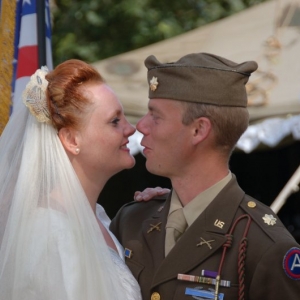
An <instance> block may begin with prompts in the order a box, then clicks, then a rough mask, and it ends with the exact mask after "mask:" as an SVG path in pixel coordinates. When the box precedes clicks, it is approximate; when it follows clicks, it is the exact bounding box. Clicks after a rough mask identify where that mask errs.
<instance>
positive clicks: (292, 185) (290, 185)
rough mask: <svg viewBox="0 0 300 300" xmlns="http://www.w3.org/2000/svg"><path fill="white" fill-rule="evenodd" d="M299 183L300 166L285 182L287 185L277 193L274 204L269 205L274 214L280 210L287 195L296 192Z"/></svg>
mask: <svg viewBox="0 0 300 300" xmlns="http://www.w3.org/2000/svg"><path fill="white" fill-rule="evenodd" d="M299 182H300V166H299V167H298V169H297V170H296V171H295V173H294V174H293V176H292V177H291V178H290V180H289V181H288V182H287V184H286V185H285V186H284V188H283V189H282V191H281V192H280V193H279V195H278V196H277V197H276V199H275V200H274V202H273V203H272V204H271V206H270V207H271V209H272V210H273V211H274V212H275V213H276V214H277V213H278V211H279V210H280V208H281V207H282V206H283V205H284V203H285V202H286V199H287V198H288V197H289V195H290V194H292V193H295V192H298V190H299Z"/></svg>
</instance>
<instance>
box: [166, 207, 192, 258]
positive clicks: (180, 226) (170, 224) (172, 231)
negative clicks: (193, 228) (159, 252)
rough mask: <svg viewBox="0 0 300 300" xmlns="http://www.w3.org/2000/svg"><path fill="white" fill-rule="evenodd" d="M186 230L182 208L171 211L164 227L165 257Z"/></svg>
mask: <svg viewBox="0 0 300 300" xmlns="http://www.w3.org/2000/svg"><path fill="white" fill-rule="evenodd" d="M186 228H187V222H186V219H185V217H184V214H183V209H182V208H179V209H177V210H175V211H173V212H172V213H171V214H170V215H169V216H168V221H167V225H166V241H165V256H167V255H168V253H169V252H170V251H171V249H172V248H173V247H174V245H175V244H176V242H177V241H178V239H179V238H180V236H181V235H182V234H183V233H184V231H185V230H186Z"/></svg>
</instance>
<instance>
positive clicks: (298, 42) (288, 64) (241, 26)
mask: <svg viewBox="0 0 300 300" xmlns="http://www.w3.org/2000/svg"><path fill="white" fill-rule="evenodd" d="M197 52H208V53H213V54H216V55H220V56H223V57H226V58H228V59H230V60H233V61H235V62H238V63H241V62H243V61H246V60H256V61H257V63H258V65H259V68H258V71H257V72H255V73H254V74H253V75H252V76H251V78H250V80H249V83H248V84H247V90H248V96H249V103H248V108H249V112H250V126H249V128H248V130H247V131H246V132H245V134H244V135H243V136H242V137H241V139H240V141H239V143H238V144H237V147H238V148H240V149H241V150H243V151H245V152H247V153H249V152H251V151H253V150H254V149H256V148H257V147H259V145H260V144H265V145H267V146H269V147H276V146H277V145H278V144H279V143H280V141H281V140H282V139H283V138H284V137H286V136H287V135H292V137H293V138H294V139H300V76H299V75H300V63H299V62H300V59H299V57H300V55H299V53H300V0H281V1H280V0H270V1H267V2H264V3H261V4H258V5H255V6H253V7H251V8H248V9H247V10H244V11H242V12H240V13H237V14H235V15H232V16H230V17H227V18H225V19H222V20H219V21H216V22H213V23H210V24H208V25H205V26H202V27H199V28H197V29H194V30H192V31H189V32H187V33H184V34H181V35H179V36H176V37H174V38H170V39H167V40H164V41H162V42H158V43H155V44H152V45H149V46H147V47H143V48H140V49H137V50H134V51H130V52H127V53H123V54H121V55H117V56H114V57H111V58H108V59H105V60H101V61H99V62H96V63H94V64H93V65H94V66H95V67H96V68H97V69H98V70H99V71H100V73H101V74H102V75H103V77H104V78H105V79H106V82H107V83H108V84H109V85H110V86H111V87H112V88H113V89H114V91H115V92H116V93H117V95H118V97H119V98H120V101H121V102H122V104H123V106H124V110H125V114H126V116H127V118H128V119H129V121H130V122H132V123H133V124H136V123H137V121H138V120H139V119H140V118H141V117H142V116H143V115H144V114H145V113H147V104H148V83H147V74H146V73H147V71H146V68H145V66H144V60H145V58H146V57H147V56H149V55H151V54H153V55H155V56H156V57H157V58H158V60H159V61H161V62H171V61H176V60H178V59H179V58H180V57H182V56H184V55H186V54H188V53H197ZM140 139H141V134H140V133H136V134H135V135H134V136H133V137H132V138H131V141H130V145H129V146H130V148H131V149H132V153H134V154H135V153H137V152H139V151H141V147H140V146H139V141H140Z"/></svg>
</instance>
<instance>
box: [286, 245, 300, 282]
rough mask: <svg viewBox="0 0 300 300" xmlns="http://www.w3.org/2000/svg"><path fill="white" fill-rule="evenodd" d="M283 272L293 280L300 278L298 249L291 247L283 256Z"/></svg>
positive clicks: (299, 253) (299, 252)
mask: <svg viewBox="0 0 300 300" xmlns="http://www.w3.org/2000/svg"><path fill="white" fill-rule="evenodd" d="M283 269H284V271H285V274H286V275H287V276H288V277H290V278H291V279H294V280H300V249H299V248H296V247H293V248H291V249H290V250H288V252H287V253H286V254H285V256H284V258H283Z"/></svg>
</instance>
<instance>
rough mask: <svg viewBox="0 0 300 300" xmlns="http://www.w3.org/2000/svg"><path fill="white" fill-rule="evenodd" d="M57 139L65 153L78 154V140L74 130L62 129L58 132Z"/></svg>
mask: <svg viewBox="0 0 300 300" xmlns="http://www.w3.org/2000/svg"><path fill="white" fill-rule="evenodd" d="M58 137H59V139H60V141H61V143H62V145H63V147H64V148H65V150H66V151H67V152H69V153H71V154H73V155H77V154H79V149H80V148H79V138H78V133H77V131H76V130H74V129H71V128H65V127H63V128H61V129H60V130H59V132H58Z"/></svg>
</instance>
